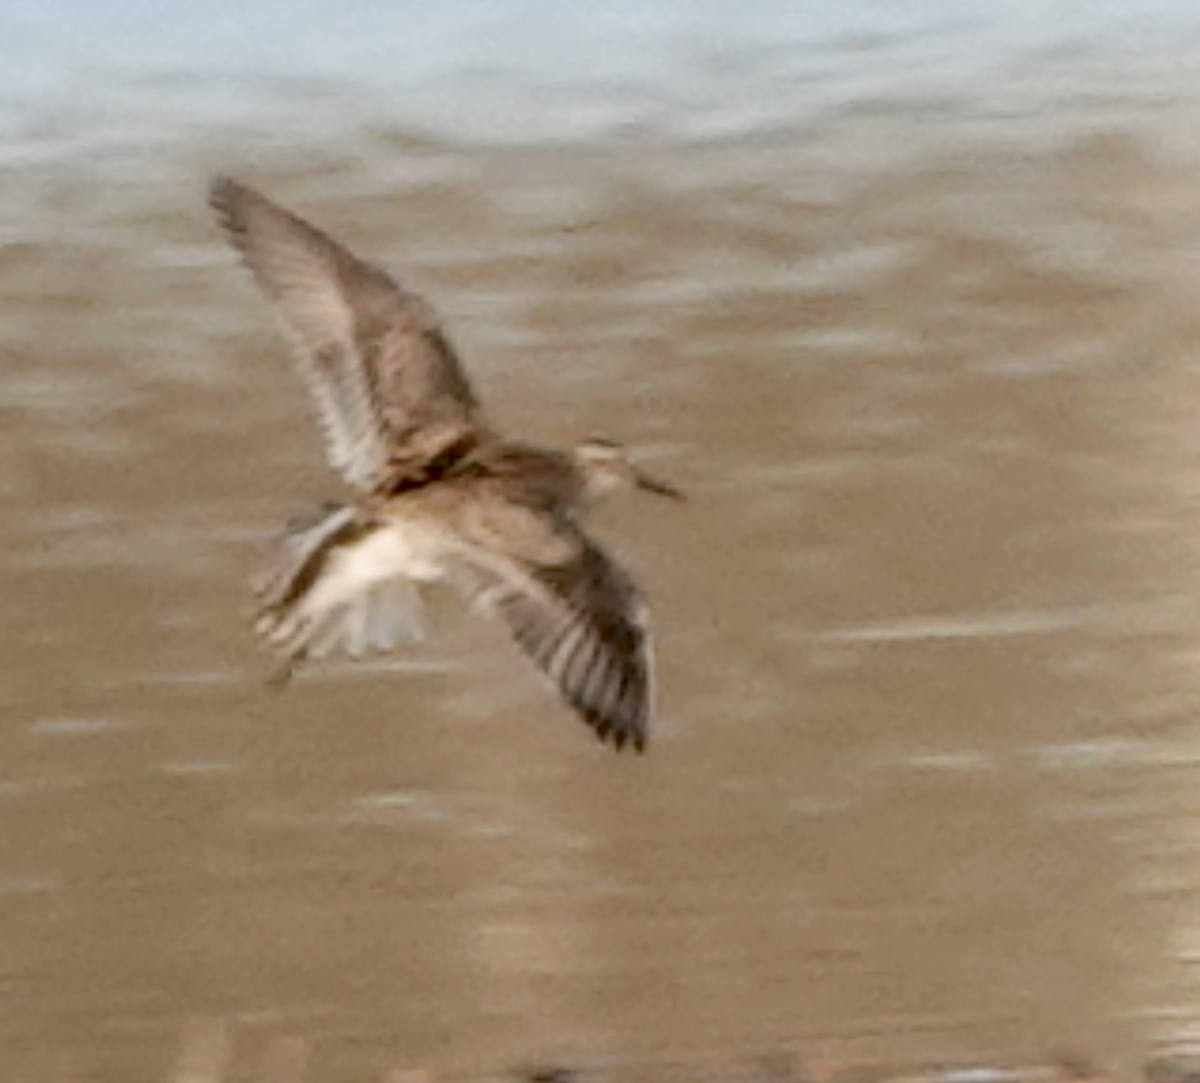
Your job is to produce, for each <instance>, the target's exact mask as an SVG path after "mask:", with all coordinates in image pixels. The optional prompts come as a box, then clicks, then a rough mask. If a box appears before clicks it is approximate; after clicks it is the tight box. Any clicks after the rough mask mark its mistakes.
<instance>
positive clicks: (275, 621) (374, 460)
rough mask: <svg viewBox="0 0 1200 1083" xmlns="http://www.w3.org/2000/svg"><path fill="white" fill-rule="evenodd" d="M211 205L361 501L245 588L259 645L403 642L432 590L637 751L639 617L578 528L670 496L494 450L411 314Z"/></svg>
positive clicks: (605, 461) (641, 687)
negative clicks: (601, 510) (256, 600)
mask: <svg viewBox="0 0 1200 1083" xmlns="http://www.w3.org/2000/svg"><path fill="white" fill-rule="evenodd" d="M212 202H213V205H214V207H215V208H216V209H217V211H218V213H219V214H220V216H221V219H222V223H223V225H224V226H225V228H226V230H227V232H228V234H229V237H230V239H231V240H232V242H233V243H234V245H235V246H236V247H237V248H238V249H239V250H240V251H241V252H242V254H243V256H244V258H245V260H246V263H247V265H248V266H249V268H250V270H251V271H252V273H253V274H254V276H255V278H256V279H257V281H258V282H259V285H260V286H261V287H262V288H263V289H264V291H265V292H266V293H267V295H268V297H270V298H271V299H272V300H273V301H274V302H275V305H276V307H277V310H278V312H279V314H280V316H281V319H282V322H283V324H284V327H285V330H286V331H287V332H288V334H289V337H290V338H291V339H292V340H293V344H294V346H295V347H296V350H295V352H296V354H297V358H298V361H299V363H300V367H301V371H302V373H303V374H304V376H305V378H306V380H307V382H308V384H309V388H310V390H311V391H312V393H313V397H314V399H315V400H316V404H317V407H318V413H319V417H320V421H321V425H322V428H323V430H324V433H325V437H326V443H327V450H328V456H329V460H330V464H331V465H332V466H333V467H334V469H335V470H337V471H338V472H340V473H341V474H342V475H343V477H344V478H345V480H346V481H347V482H348V483H349V485H350V486H351V487H352V488H353V489H355V490H357V498H356V500H355V501H354V502H353V503H347V504H341V505H327V506H325V507H323V508H322V509H321V510H320V511H319V513H318V514H317V515H316V516H314V517H313V518H312V519H311V520H309V521H307V522H304V523H300V524H296V525H294V526H293V527H292V528H290V529H289V530H288V532H287V533H286V535H285V537H284V539H283V541H282V543H281V551H280V554H279V556H278V559H277V561H276V564H275V566H274V567H273V569H272V570H271V573H270V575H269V576H268V577H267V579H266V580H265V581H264V582H263V583H262V585H261V587H260V591H259V596H260V602H261V610H260V614H259V618H258V622H257V628H258V630H259V632H260V634H261V635H262V636H263V637H264V639H266V641H267V642H268V643H270V644H271V645H272V646H273V647H275V648H276V649H277V650H279V651H280V652H281V653H282V654H283V655H284V657H285V659H286V670H285V672H286V673H288V674H290V673H291V672H292V671H293V670H294V669H295V668H296V667H297V666H298V665H300V664H301V663H302V662H304V661H306V660H307V659H310V658H317V657H321V656H323V655H326V654H329V653H332V652H334V651H337V650H342V651H345V652H346V653H348V654H350V655H352V656H355V657H357V656H360V655H362V654H365V653H367V652H369V651H372V650H389V649H391V648H392V647H394V646H396V645H397V644H398V643H400V642H402V641H403V640H405V639H409V638H415V637H417V636H418V635H419V634H420V626H421V622H420V588H421V586H422V585H424V584H428V583H432V582H436V581H439V580H445V581H448V582H450V583H452V584H453V585H455V586H456V587H458V588H459V589H460V590H461V591H462V592H463V593H465V594H466V595H467V596H468V597H469V598H470V599H471V600H473V601H475V602H477V603H479V604H480V605H482V606H483V607H484V608H485V609H487V610H489V611H491V612H493V613H495V614H497V615H498V616H499V617H500V618H501V619H502V620H503V621H504V622H505V623H506V624H507V625H508V627H509V630H510V632H511V633H512V635H513V636H514V638H515V639H516V641H517V643H518V645H519V646H520V647H521V649H522V650H523V651H524V652H525V653H526V655H528V657H529V658H530V660H531V661H533V662H534V664H535V665H536V666H537V667H538V668H539V669H541V670H542V671H543V672H544V673H545V674H546V675H547V676H548V677H549V678H550V679H551V680H552V681H554V682H555V684H556V685H557V686H558V688H559V691H560V693H561V694H562V696H563V697H564V699H566V700H567V702H568V703H569V704H570V705H571V706H572V707H573V708H574V709H575V710H576V711H577V712H578V713H579V714H580V715H581V716H582V717H583V718H584V720H585V721H587V722H588V723H589V724H590V725H591V726H592V727H593V728H594V729H595V730H596V731H597V733H598V734H599V735H600V736H601V738H602V739H608V740H611V741H612V742H613V743H614V745H616V747H618V748H621V747H622V746H624V745H625V744H626V743H627V742H628V743H631V744H632V745H633V746H634V747H636V748H638V749H641V748H643V747H644V745H645V741H646V735H647V727H648V724H649V716H650V709H651V662H650V650H649V642H648V633H647V626H646V614H645V607H644V605H643V604H642V601H641V598H640V596H639V594H638V592H637V590H636V588H635V587H634V585H633V583H632V581H631V580H630V578H629V577H628V575H627V574H626V573H625V572H624V571H623V570H622V569H621V568H620V567H619V566H618V565H616V564H615V563H614V562H613V561H612V560H610V559H609V558H608V556H607V555H606V554H605V553H604V552H603V551H602V550H601V549H600V548H599V547H598V546H596V545H595V543H594V542H592V541H591V539H590V538H589V537H588V536H587V535H586V534H585V533H584V531H583V528H582V519H583V517H584V515H585V513H586V512H587V510H588V509H589V508H590V507H591V506H592V505H593V504H594V503H595V502H596V501H597V500H598V499H599V498H600V497H602V496H603V495H605V494H606V493H607V492H608V491H609V490H611V489H613V488H616V487H618V486H620V485H621V484H622V483H631V484H635V485H638V486H640V487H642V488H644V489H647V490H650V491H654V492H658V493H661V494H665V495H671V496H678V495H679V494H678V493H677V492H676V491H675V490H673V489H671V488H670V487H669V486H667V485H664V484H662V483H661V482H657V481H655V480H653V479H652V478H650V477H649V476H647V475H646V474H644V473H642V472H641V471H640V470H639V469H638V468H637V467H635V466H634V465H633V464H632V463H631V462H630V460H629V458H628V456H627V455H626V454H625V453H624V451H623V450H622V449H621V448H620V447H618V446H617V445H615V444H612V443H610V442H607V441H601V440H592V441H587V442H585V443H583V444H580V445H578V446H577V447H576V448H574V449H571V450H569V451H558V450H554V449H547V448H540V447H536V446H533V445H529V444H524V443H519V442H514V441H510V440H507V439H505V438H503V437H502V436H500V435H499V434H498V433H497V432H496V430H495V429H493V428H492V426H491V425H490V424H489V423H488V422H487V421H486V420H485V418H484V417H483V415H482V412H481V410H480V407H479V403H478V401H477V399H476V398H475V395H474V392H473V391H472V389H471V387H470V385H469V383H468V382H467V380H466V377H465V376H464V374H463V372H462V369H461V367H460V365H459V362H458V359H457V357H456V355H455V354H454V351H453V348H452V347H451V346H450V344H449V342H448V340H447V339H446V337H445V335H444V333H443V331H442V330H441V327H440V325H439V323H438V320H437V318H436V316H435V314H434V313H433V310H432V309H430V308H429V306H428V305H426V304H425V303H424V302H423V301H422V300H421V299H420V298H418V297H417V296H415V295H414V294H412V293H410V292H409V291H407V290H405V289H404V288H403V287H401V286H400V285H399V284H398V283H396V282H394V281H393V280H392V279H391V278H389V277H388V276H387V275H386V274H385V273H384V272H383V271H381V270H379V269H378V268H376V267H374V266H373V265H371V264H368V263H365V262H363V261H361V260H359V259H358V258H357V257H355V256H353V255H352V254H351V253H350V252H348V251H347V250H346V249H345V248H343V247H342V246H341V245H339V244H338V243H337V242H335V241H333V240H332V239H331V238H329V237H328V236H326V235H325V234H324V233H322V232H320V231H319V230H317V229H315V228H314V227H313V226H311V225H309V224H308V223H306V222H304V221H302V220H301V219H299V218H296V217H295V216H293V215H291V214H289V213H288V212H287V211H285V210H283V209H282V208H280V207H278V206H276V205H275V204H274V203H272V202H270V201H269V200H267V199H266V198H265V197H263V196H261V195H259V194H258V193H257V192H254V191H253V190H252V189H249V188H246V187H245V186H243V185H240V184H237V183H236V182H234V181H231V180H227V179H221V180H218V181H217V182H216V183H215V184H214V186H213V190H212Z"/></svg>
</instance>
